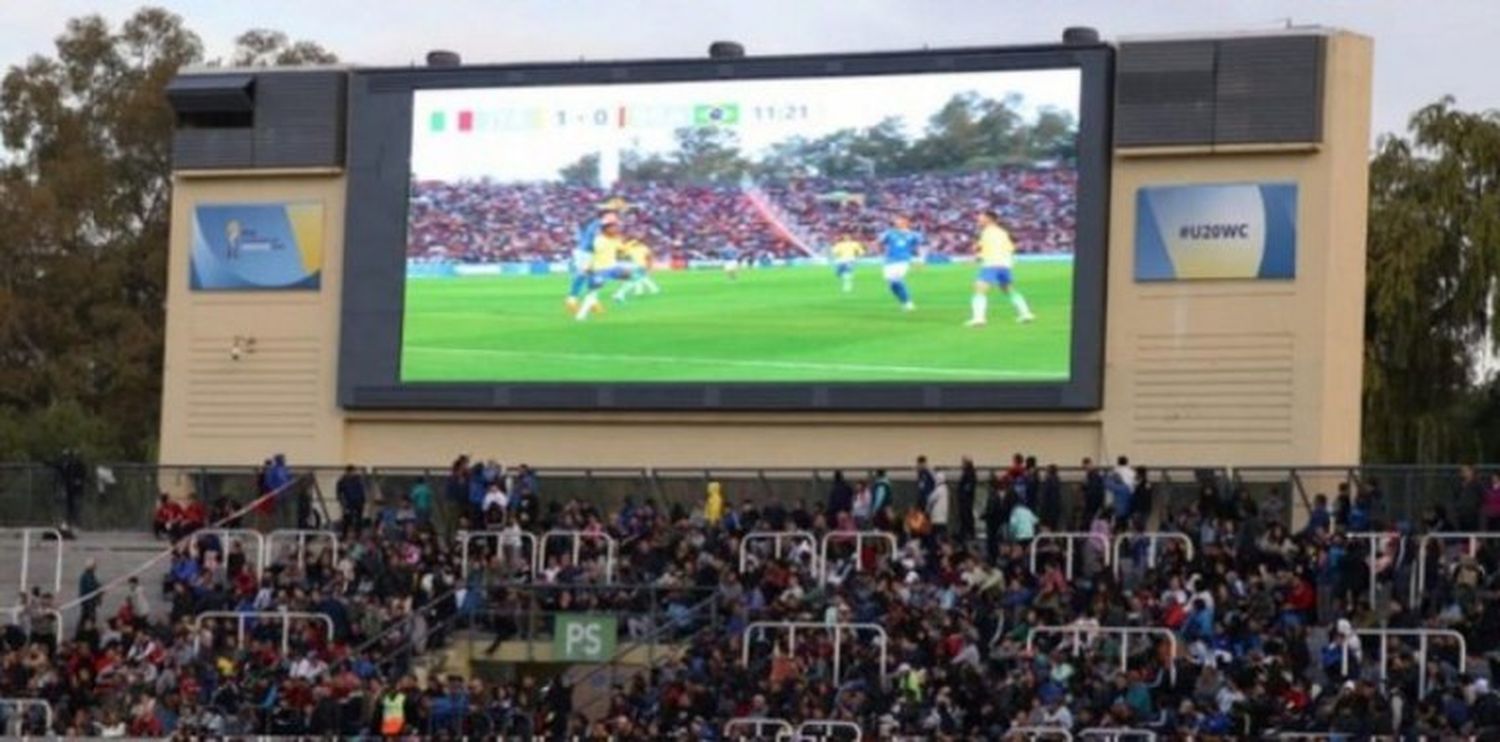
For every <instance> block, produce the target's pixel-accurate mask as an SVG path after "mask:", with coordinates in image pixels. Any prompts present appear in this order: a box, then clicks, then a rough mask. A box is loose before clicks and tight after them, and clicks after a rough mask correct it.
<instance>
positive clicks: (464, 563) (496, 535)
mask: <svg viewBox="0 0 1500 742" xmlns="http://www.w3.org/2000/svg"><path fill="white" fill-rule="evenodd" d="M456 538H457V540H458V553H459V575H460V576H461V577H462V578H463V579H464V580H468V579H469V544H471V543H473V542H475V541H478V540H480V539H484V540H487V541H494V542H495V548H494V550H493V551H491V552H490V555H491V556H495V555H498V554H500V553H501V552H502V550H504V549H508V548H512V547H518V546H525V547H526V565H527V567H528V568H529V569H530V570H531V574H532V575H533V576H535V575H536V573H537V572H539V571H541V568H542V564H541V561H542V552H541V549H539V548H538V546H537V538H536V534H534V533H529V532H527V531H459V532H458V536H457V537H456Z"/></svg>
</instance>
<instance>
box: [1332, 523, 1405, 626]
mask: <svg viewBox="0 0 1500 742" xmlns="http://www.w3.org/2000/svg"><path fill="white" fill-rule="evenodd" d="M1344 536H1345V537H1346V538H1357V539H1360V540H1362V541H1364V542H1366V543H1367V544H1369V553H1368V554H1367V555H1366V556H1365V564H1366V566H1368V567H1369V569H1370V610H1375V601H1376V600H1377V597H1376V596H1377V594H1378V592H1379V591H1378V589H1377V586H1376V584H1375V575H1377V574H1379V573H1380V570H1379V568H1378V567H1377V566H1376V564H1377V562H1379V561H1380V560H1379V558H1378V557H1379V556H1380V547H1381V545H1382V544H1384V543H1385V542H1386V541H1389V540H1391V539H1400V538H1401V534H1399V533H1392V532H1387V531H1348V532H1346V533H1345V534H1344ZM1397 546H1398V547H1399V546H1400V545H1399V544H1397Z"/></svg>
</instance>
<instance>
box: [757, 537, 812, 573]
mask: <svg viewBox="0 0 1500 742" xmlns="http://www.w3.org/2000/svg"><path fill="white" fill-rule="evenodd" d="M755 541H770V542H771V545H772V546H771V548H772V550H773V553H774V554H775V558H776V559H780V558H781V552H782V551H783V549H784V548H785V546H786V542H788V541H795V542H799V543H802V542H805V543H808V544H812V548H814V549H816V548H818V537H816V536H814V535H812V533H811V532H808V531H753V532H751V533H747V534H745V536H744V538H741V539H740V574H744V573H745V572H746V571H747V570H746V567H747V566H748V565H749V563H750V544H751V543H753V542H755ZM813 571H814V572H816V573H818V574H821V570H819V569H818V567H817V565H816V564H814V565H813Z"/></svg>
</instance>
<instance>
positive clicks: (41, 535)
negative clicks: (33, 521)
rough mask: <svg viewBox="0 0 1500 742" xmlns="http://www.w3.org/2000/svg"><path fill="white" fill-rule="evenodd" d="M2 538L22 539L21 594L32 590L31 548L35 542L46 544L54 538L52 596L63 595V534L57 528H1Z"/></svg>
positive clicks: (0, 534)
mask: <svg viewBox="0 0 1500 742" xmlns="http://www.w3.org/2000/svg"><path fill="white" fill-rule="evenodd" d="M0 536H20V537H21V592H23V593H24V592H27V591H28V590H30V589H31V546H32V544H33V543H35V542H41V543H46V541H47V537H48V536H51V537H52V539H51V540H52V548H53V560H52V562H53V566H52V594H53V595H58V594H60V593H62V583H63V550H64V548H65V547H64V545H63V544H64V542H63V534H62V531H60V530H58V529H56V528H0Z"/></svg>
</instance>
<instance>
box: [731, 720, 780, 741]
mask: <svg viewBox="0 0 1500 742" xmlns="http://www.w3.org/2000/svg"><path fill="white" fill-rule="evenodd" d="M742 726H745V727H750V728H751V730H752V731H751V733H750V734H749V735H741V736H740V737H736V736H735V735H734V732H733V731H731V730H733V729H734V728H736V727H742ZM764 726H771V727H775V728H776V730H777V731H776V734H775V735H774V736H773V737H772V738H773V739H776V740H782V739H787V738H789V737H791V736H792V735H793V734H796V732H795V730H793V729H792V724H791V722H789V721H787V720H786V719H776V718H771V717H763V718H761V717H753V716H740V717H736V718H733V719H730V720H729V721H726V722H724V737H725V739H744V738H747V737H748V738H749V739H760V738H761V737H763V736H765V735H763V734H760V728H761V727H764Z"/></svg>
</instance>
